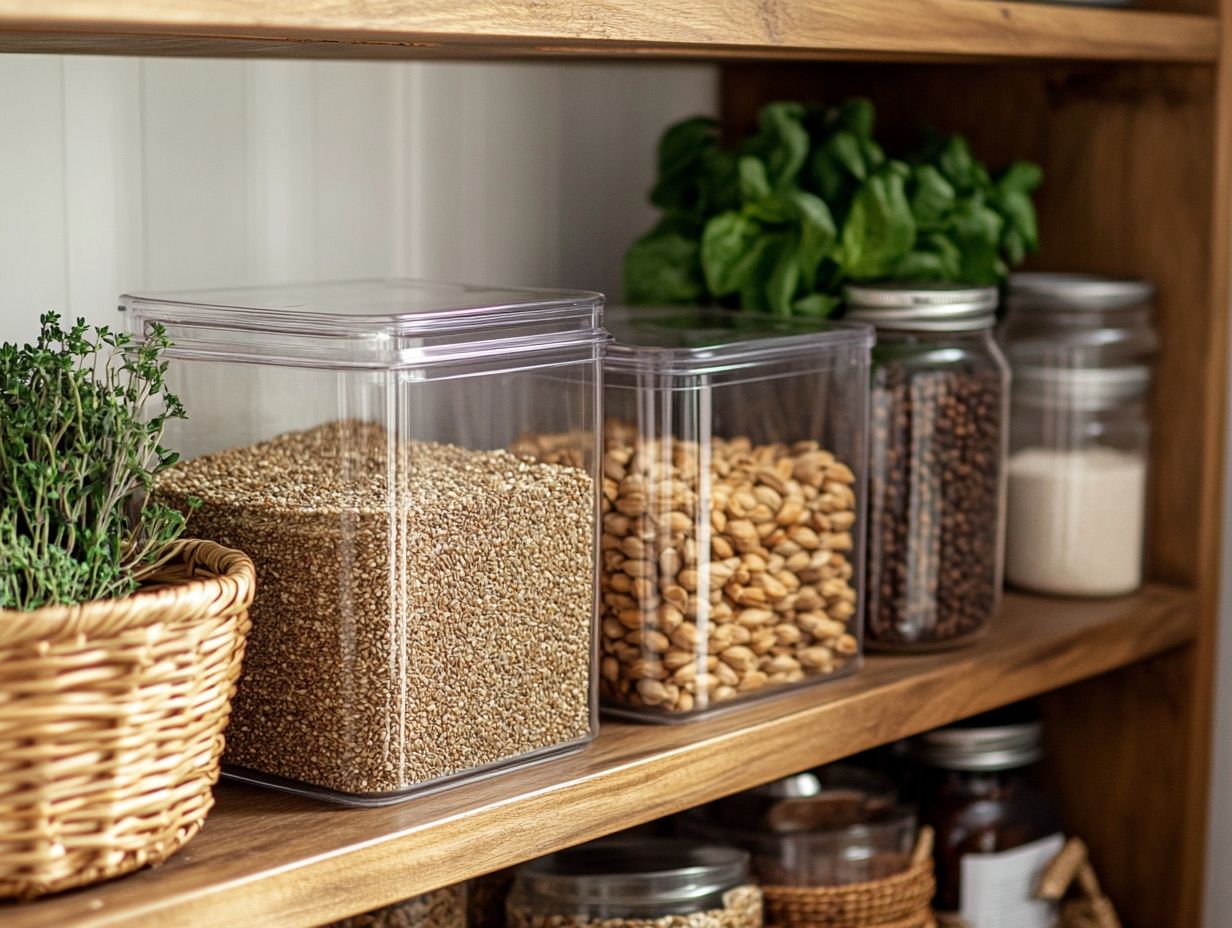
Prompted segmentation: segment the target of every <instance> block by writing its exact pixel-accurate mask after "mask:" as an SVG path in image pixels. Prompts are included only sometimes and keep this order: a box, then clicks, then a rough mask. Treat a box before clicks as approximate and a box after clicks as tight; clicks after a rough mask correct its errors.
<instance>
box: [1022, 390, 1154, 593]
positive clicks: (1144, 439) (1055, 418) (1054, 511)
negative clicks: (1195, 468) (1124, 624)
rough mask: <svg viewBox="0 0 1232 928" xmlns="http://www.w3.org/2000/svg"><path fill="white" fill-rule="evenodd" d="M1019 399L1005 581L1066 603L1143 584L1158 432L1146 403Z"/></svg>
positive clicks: (1035, 395) (1037, 397) (1032, 395)
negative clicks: (1153, 436) (1091, 404)
mask: <svg viewBox="0 0 1232 928" xmlns="http://www.w3.org/2000/svg"><path fill="white" fill-rule="evenodd" d="M1043 399H1044V397H1042V396H1041V395H1040V394H1039V393H1034V392H1027V391H1024V392H1023V393H1022V394H1019V393H1017V392H1016V393H1015V401H1014V404H1013V407H1012V410H1011V416H1010V421H1011V423H1012V425H1011V432H1010V459H1009V464H1008V473H1009V505H1008V515H1007V520H1006V521H1007V533H1006V560H1005V578H1006V581H1007V582H1008V583H1010V584H1012V585H1014V586H1017V587H1021V588H1023V589H1027V590H1031V591H1034V592H1040V593H1051V594H1060V595H1065V596H1117V595H1122V594H1126V593H1131V592H1133V591H1134V590H1136V589H1137V588H1138V587H1139V586H1141V584H1142V565H1143V550H1144V539H1145V533H1146V511H1147V508H1146V497H1147V483H1148V461H1149V452H1150V427H1149V423H1148V420H1147V417H1146V410H1145V405H1144V403H1143V400H1142V397H1137V398H1135V399H1131V400H1129V401H1127V402H1122V403H1119V404H1116V405H1114V406H1112V407H1104V408H1096V409H1083V408H1080V407H1079V406H1076V405H1071V404H1067V403H1048V402H1043V401H1042V400H1043Z"/></svg>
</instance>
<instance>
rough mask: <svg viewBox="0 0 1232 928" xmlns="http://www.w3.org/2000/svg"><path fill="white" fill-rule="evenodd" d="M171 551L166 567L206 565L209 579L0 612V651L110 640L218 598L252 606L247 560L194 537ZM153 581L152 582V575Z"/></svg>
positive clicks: (250, 570)
mask: <svg viewBox="0 0 1232 928" xmlns="http://www.w3.org/2000/svg"><path fill="white" fill-rule="evenodd" d="M174 547H175V548H176V550H175V552H174V554H173V555H172V557H171V560H170V561H168V566H169V567H171V566H175V565H177V564H184V563H188V562H191V563H193V564H194V565H203V566H205V567H206V568H207V569H208V570H211V571H212V572H214V576H210V577H200V578H198V579H195V580H190V581H188V582H187V583H183V582H177V583H172V584H169V585H167V586H158V587H155V588H152V589H141V590H138V591H137V592H135V593H133V594H132V595H131V596H124V597H120V598H116V599H96V600H91V601H90V602H86V603H76V604H74V605H59V604H57V605H51V606H42V607H40V608H38V609H32V610H30V611H29V612H22V611H20V610H17V609H0V646H3V647H10V646H14V645H22V644H32V643H36V642H41V641H50V640H58V639H63V638H69V637H77V636H79V635H89V634H90V633H92V632H98V631H103V632H105V634H108V635H110V634H114V633H116V632H118V631H123V630H125V629H131V628H140V627H142V626H145V625H152V624H155V623H157V622H161V621H164V620H165V619H166V617H167V615H168V614H169V612H170V611H172V610H175V611H179V612H183V611H184V610H186V609H189V610H192V609H193V607H195V606H198V605H205V604H208V603H211V602H214V601H216V600H219V599H230V598H238V599H240V600H241V601H245V602H248V603H251V600H252V593H253V587H254V585H255V583H256V568H255V567H254V566H253V563H252V560H251V559H250V558H249V557H248V555H246V554H244V553H243V552H242V551H236V550H235V549H234V548H225V547H223V546H222V545H220V544H217V543H216V542H213V541H206V540H204V539H197V538H184V539H180V540H179V541H177V542H175V543H174ZM154 579H157V572H156V573H155V578H154ZM233 584H238V585H239V586H240V589H241V593H240V595H239V597H235V594H234V593H233V592H232V591H230V590H229V589H228V587H230V586H232V585H233ZM103 626H105V629H104V628H103Z"/></svg>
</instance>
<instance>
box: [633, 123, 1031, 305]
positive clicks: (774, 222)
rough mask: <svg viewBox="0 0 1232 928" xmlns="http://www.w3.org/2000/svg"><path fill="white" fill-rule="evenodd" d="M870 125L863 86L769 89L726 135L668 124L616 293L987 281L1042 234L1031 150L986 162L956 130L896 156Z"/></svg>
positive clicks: (701, 296)
mask: <svg viewBox="0 0 1232 928" xmlns="http://www.w3.org/2000/svg"><path fill="white" fill-rule="evenodd" d="M873 130H874V112H873V106H872V104H871V103H869V102H868V101H867V100H860V99H856V100H849V101H847V102H846V103H844V104H842V105H841V106H837V107H820V106H804V105H802V104H799V103H791V102H780V103H772V104H769V105H768V106H766V107H765V108H764V109H763V110H762V111H761V114H760V118H759V122H758V127H757V130H756V131H755V132H754V133H753V134H751V135H750V136H749V137H748V138H747V139H745V140H744V141H743V142H742V143H741V144H740V145H738V146H737V147H736V148H735V149H732V150H727V149H724V148H722V147H721V146H720V144H719V135H718V127H717V125H716V124H715V122H714V121H713V120H710V119H706V118H702V117H697V118H693V119H688V120H685V121H684V122H681V123H678V124H676V125H674V126H672V127H671V128H669V129H668V130H667V132H666V133H665V134H664V136H663V138H662V140H661V142H660V144H659V165H658V167H659V175H658V180H657V182H656V184H655V186H654V189H653V190H652V191H651V202H652V203H653V204H654V205H656V206H658V207H659V208H660V209H661V210H662V211H663V216H662V218H661V219H660V221H659V222H658V223H657V224H656V225H655V226H654V228H652V229H651V230H650V231H649V232H647V233H646V234H645V235H643V236H642V237H641V238H639V239H638V240H637V241H636V242H634V244H633V246H632V247H631V248H630V249H629V251H628V253H627V254H626V256H625V298H626V299H627V300H628V301H629V302H631V303H666V304H681V303H684V304H694V303H703V304H705V303H718V304H720V305H726V306H735V307H741V308H744V309H748V310H758V311H769V312H773V313H776V314H778V315H784V316H790V315H800V316H815V317H825V316H828V315H829V314H830V313H831V312H832V311H833V309H834V308H835V307H836V306H837V305H838V303H839V299H840V294H841V293H842V287H843V285H844V284H845V283H847V282H849V281H861V280H914V281H949V282H962V283H971V284H996V283H999V282H1000V281H1002V280H1003V279H1004V278H1005V276H1006V274H1007V273H1008V270H1009V267H1010V266H1011V265H1014V264H1018V263H1020V262H1021V261H1022V260H1023V258H1024V257H1025V256H1026V254H1027V253H1028V252H1030V251H1033V250H1035V249H1036V248H1037V247H1038V235H1037V229H1036V220H1035V208H1034V205H1033V203H1032V199H1031V195H1032V193H1033V192H1034V190H1035V189H1036V187H1038V186H1039V183H1040V181H1041V179H1042V173H1041V171H1040V169H1039V168H1038V167H1037V166H1035V165H1033V164H1029V163H1027V162H1016V163H1014V164H1012V165H1010V167H1009V168H1007V169H1006V170H1005V171H1004V172H1003V173H1002V174H1000V175H999V176H997V177H994V176H993V175H992V174H991V173H990V172H989V171H988V169H987V168H985V167H984V166H983V165H982V164H980V163H979V162H978V161H976V160H975V158H974V157H973V155H972V153H971V149H970V146H969V145H968V143H967V141H966V140H965V139H964V138H963V137H962V136H958V135H950V136H937V137H935V138H933V139H930V140H929V141H928V142H927V143H926V144H925V145H924V146H923V147H921V149H920V150H919V151H917V152H915V153H914V154H912V155H910V156H909V157H906V158H904V159H894V158H890V157H888V156H887V155H886V154H885V152H884V150H883V149H882V148H881V146H880V145H879V144H878V143H877V141H876V140H875V139H874V138H873Z"/></svg>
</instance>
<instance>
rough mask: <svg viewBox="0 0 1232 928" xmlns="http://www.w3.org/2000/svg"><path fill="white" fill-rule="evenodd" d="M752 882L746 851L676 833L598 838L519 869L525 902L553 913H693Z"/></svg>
mask: <svg viewBox="0 0 1232 928" xmlns="http://www.w3.org/2000/svg"><path fill="white" fill-rule="evenodd" d="M748 880H749V854H748V852H747V851H743V850H740V849H739V848H734V847H727V846H723V845H718V844H707V843H702V842H698V841H690V840H685V839H677V838H648V839H644V840H633V839H615V840H610V839H607V840H601V841H593V842H590V843H589V844H583V845H581V846H579V847H575V848H570V849H568V850H564V851H560V852H559V853H556V854H552V855H550V856H548V857H543V858H540V859H539V860H535V861H532V862H531V863H528V864H526V865H524V866H523V867H522V868H520V869H519V870H518V874H517V881H518V885H519V889H520V890H521V892H522V893H524V894H525V897H526V900H527V901H528V902H529V903H530V904H531V905H532V906H533V907H534V908H535V909H536V910H537V911H542V912H544V913H553V914H576V913H588V912H589V911H591V910H594V909H596V908H598V909H602V910H604V911H605V912H606V913H608V914H612V915H615V914H616V913H617V912H625V913H627V914H628V915H640V914H663V915H673V914H682V913H689V912H694V911H700V910H704V909H707V908H712V907H715V906H718V905H722V896H723V894H724V893H725V892H727V891H728V890H730V889H733V888H735V887H736V886H740V885H742V884H744V883H747V882H748Z"/></svg>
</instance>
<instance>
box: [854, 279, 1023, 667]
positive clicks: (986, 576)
mask: <svg viewBox="0 0 1232 928" xmlns="http://www.w3.org/2000/svg"><path fill="white" fill-rule="evenodd" d="M847 305H848V309H847V317H848V318H850V319H856V320H860V321H865V322H871V323H873V324H875V325H876V327H877V347H876V348H875V349H874V351H873V414H872V419H873V421H872V435H871V439H870V447H871V453H870V468H869V475H870V476H869V525H870V527H871V528H870V534H869V555H868V587H867V589H868V608H867V610H866V624H865V640H866V642H867V644H868V646H869V647H870V648H874V647H875V648H880V649H895V650H903V651H908V650H923V649H929V648H937V647H948V646H951V645H956V644H960V643H964V642H967V641H970V640H973V639H974V638H976V637H978V636H979V635H980V634H982V633H983V632H984V631H985V630H986V629H987V627H988V623H989V621H990V619H991V618H992V616H993V613H994V612H995V611H996V608H997V605H998V603H999V601H1000V595H1001V575H1002V574H1001V572H1002V559H1003V538H1004V532H1003V528H1004V512H1005V502H1004V501H1005V469H1004V461H1005V449H1006V439H1007V429H1006V416H1007V413H1008V410H1007V406H1008V399H1009V397H1008V393H1009V369H1008V367H1007V365H1006V362H1005V359H1004V357H1003V356H1002V355H1001V351H1000V349H999V348H998V347H997V345H996V343H995V342H994V341H993V339H992V326H993V323H994V321H995V316H994V313H995V309H996V305H997V293H996V290H995V289H993V288H991V287H989V288H966V287H953V286H946V285H933V286H929V285H921V286H916V285H895V284H886V285H873V284H870V285H867V286H859V287H854V286H853V287H849V288H848V289H847Z"/></svg>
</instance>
